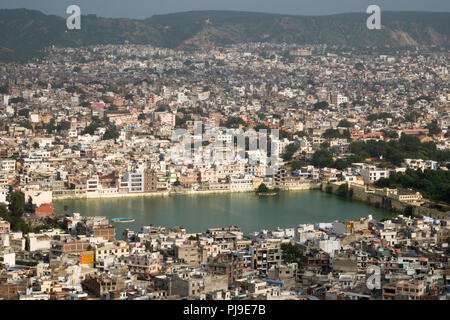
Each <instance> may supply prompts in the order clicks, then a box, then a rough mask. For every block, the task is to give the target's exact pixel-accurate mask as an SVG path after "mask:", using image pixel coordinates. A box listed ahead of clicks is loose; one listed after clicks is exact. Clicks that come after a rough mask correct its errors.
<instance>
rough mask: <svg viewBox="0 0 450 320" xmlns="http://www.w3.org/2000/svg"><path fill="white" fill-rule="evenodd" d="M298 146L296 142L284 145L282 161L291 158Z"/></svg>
mask: <svg viewBox="0 0 450 320" xmlns="http://www.w3.org/2000/svg"><path fill="white" fill-rule="evenodd" d="M299 147H300V146H299V145H298V144H296V143H291V144H290V145H288V146H287V147H286V151H285V153H284V154H283V160H284V161H289V160H291V159H292V156H293V155H294V153H295V152H297V150H298V148H299Z"/></svg>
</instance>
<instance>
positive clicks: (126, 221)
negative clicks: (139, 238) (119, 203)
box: [111, 218, 136, 223]
mask: <svg viewBox="0 0 450 320" xmlns="http://www.w3.org/2000/svg"><path fill="white" fill-rule="evenodd" d="M111 220H112V222H119V223H128V222H134V221H136V220H135V219H133V218H113V219H111Z"/></svg>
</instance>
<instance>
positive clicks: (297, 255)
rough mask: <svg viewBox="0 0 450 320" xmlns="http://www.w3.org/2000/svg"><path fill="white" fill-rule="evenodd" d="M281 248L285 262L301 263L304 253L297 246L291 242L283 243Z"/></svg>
mask: <svg viewBox="0 0 450 320" xmlns="http://www.w3.org/2000/svg"><path fill="white" fill-rule="evenodd" d="M280 248H281V258H282V259H283V261H284V262H285V263H293V262H296V263H298V264H300V263H301V259H302V254H301V252H300V250H299V249H298V247H297V246H295V245H292V244H291V243H282V244H281V246H280Z"/></svg>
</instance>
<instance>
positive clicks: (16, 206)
mask: <svg viewBox="0 0 450 320" xmlns="http://www.w3.org/2000/svg"><path fill="white" fill-rule="evenodd" d="M6 201H8V203H9V205H8V210H9V212H10V214H11V215H12V216H14V217H22V215H23V212H24V209H25V195H24V194H23V193H22V192H19V191H15V192H10V193H8V195H7V196H6Z"/></svg>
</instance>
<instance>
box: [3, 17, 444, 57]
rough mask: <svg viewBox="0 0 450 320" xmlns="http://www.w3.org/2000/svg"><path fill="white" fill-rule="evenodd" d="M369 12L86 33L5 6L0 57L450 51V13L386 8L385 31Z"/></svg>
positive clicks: (113, 24) (87, 24)
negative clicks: (248, 45) (144, 49)
mask: <svg viewBox="0 0 450 320" xmlns="http://www.w3.org/2000/svg"><path fill="white" fill-rule="evenodd" d="M367 17H368V15H367V14H365V13H344V14H334V15H327V16H297V15H283V14H270V13H257V12H241V11H190V12H180V13H172V14H165V15H155V16H152V17H150V18H148V19H144V20H134V19H113V18H101V17H97V16H95V15H88V16H83V17H82V30H80V31H68V30H67V29H66V20H65V18H63V17H58V16H55V15H46V14H43V13H42V12H39V11H35V10H27V9H14V10H6V9H2V10H0V60H1V61H14V60H24V59H27V58H30V57H32V56H34V55H36V54H38V53H39V51H40V50H41V49H43V48H45V47H48V46H51V45H56V46H70V47H78V46H87V45H100V44H123V43H125V41H128V43H130V44H151V45H155V46H161V47H168V48H208V47H211V46H214V45H228V44H235V43H243V42H276V43H281V42H286V43H297V44H328V45H340V46H348V47H355V48H358V47H383V46H390V47H394V48H400V47H415V46H440V47H444V48H450V13H448V12H443V13H439V12H382V15H381V20H382V25H383V29H382V30H368V29H367V27H366V20H367Z"/></svg>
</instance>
